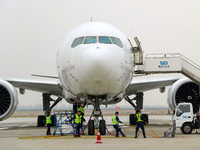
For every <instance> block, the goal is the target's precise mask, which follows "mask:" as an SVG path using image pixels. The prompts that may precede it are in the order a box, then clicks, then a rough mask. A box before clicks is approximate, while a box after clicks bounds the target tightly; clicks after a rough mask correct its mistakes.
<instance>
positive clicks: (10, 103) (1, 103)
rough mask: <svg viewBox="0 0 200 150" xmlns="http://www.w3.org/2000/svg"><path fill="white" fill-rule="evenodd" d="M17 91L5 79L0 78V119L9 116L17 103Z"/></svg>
mask: <svg viewBox="0 0 200 150" xmlns="http://www.w3.org/2000/svg"><path fill="white" fill-rule="evenodd" d="M17 98H18V96H17V91H16V89H15V88H14V87H13V85H11V84H10V83H8V82H7V81H5V80H2V79H0V121H2V120H5V119H7V118H9V117H10V116H11V115H12V114H13V113H14V112H15V110H16V108H17V105H18V99H17Z"/></svg>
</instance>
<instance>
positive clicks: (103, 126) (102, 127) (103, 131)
mask: <svg viewBox="0 0 200 150" xmlns="http://www.w3.org/2000/svg"><path fill="white" fill-rule="evenodd" d="M99 130H100V134H101V135H105V134H106V121H105V120H100V123H99Z"/></svg>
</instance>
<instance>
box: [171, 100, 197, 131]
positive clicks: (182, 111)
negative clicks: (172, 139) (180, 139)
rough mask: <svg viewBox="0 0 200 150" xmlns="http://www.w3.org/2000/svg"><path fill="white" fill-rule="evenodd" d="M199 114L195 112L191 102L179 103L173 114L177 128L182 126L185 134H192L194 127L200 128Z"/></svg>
mask: <svg viewBox="0 0 200 150" xmlns="http://www.w3.org/2000/svg"><path fill="white" fill-rule="evenodd" d="M197 116H198V115H197V114H194V113H193V106H192V104H191V103H179V104H178V106H177V107H176V109H175V112H174V115H173V122H174V123H175V125H176V128H180V129H181V131H182V132H183V133H184V134H190V133H191V132H192V130H193V129H199V127H200V123H199V122H200V121H199V117H197Z"/></svg>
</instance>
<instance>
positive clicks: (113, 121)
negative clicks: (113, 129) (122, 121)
mask: <svg viewBox="0 0 200 150" xmlns="http://www.w3.org/2000/svg"><path fill="white" fill-rule="evenodd" d="M116 117H117V116H116V115H114V116H113V117H112V125H115V124H119V122H118V121H117V119H116Z"/></svg>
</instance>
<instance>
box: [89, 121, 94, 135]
mask: <svg viewBox="0 0 200 150" xmlns="http://www.w3.org/2000/svg"><path fill="white" fill-rule="evenodd" d="M88 135H94V120H90V121H89V123H88Z"/></svg>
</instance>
